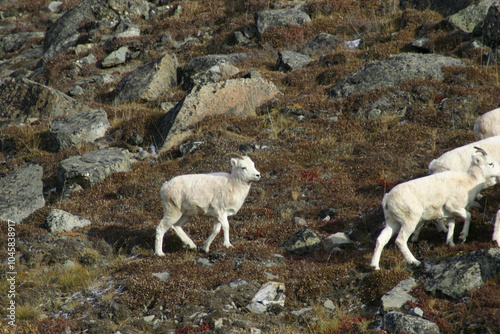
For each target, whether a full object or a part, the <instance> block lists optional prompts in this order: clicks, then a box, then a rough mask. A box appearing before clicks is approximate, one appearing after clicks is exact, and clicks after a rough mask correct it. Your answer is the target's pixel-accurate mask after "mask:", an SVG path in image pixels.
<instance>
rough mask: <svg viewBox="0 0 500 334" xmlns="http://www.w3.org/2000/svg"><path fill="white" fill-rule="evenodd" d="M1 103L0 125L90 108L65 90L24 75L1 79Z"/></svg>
mask: <svg viewBox="0 0 500 334" xmlns="http://www.w3.org/2000/svg"><path fill="white" fill-rule="evenodd" d="M0 105H1V106H2V109H1V111H0V128H2V127H6V126H10V125H17V124H19V123H22V122H26V121H35V120H37V119H51V118H53V117H55V116H66V115H71V114H74V113H77V112H81V111H88V110H90V108H89V107H87V106H86V105H84V104H82V103H80V102H78V101H77V100H75V99H73V98H71V97H69V96H67V95H66V94H64V93H62V92H60V91H58V90H56V89H54V88H51V87H48V86H44V85H41V84H39V83H36V82H34V81H31V80H28V79H26V78H17V79H13V78H4V79H2V80H1V81H0Z"/></svg>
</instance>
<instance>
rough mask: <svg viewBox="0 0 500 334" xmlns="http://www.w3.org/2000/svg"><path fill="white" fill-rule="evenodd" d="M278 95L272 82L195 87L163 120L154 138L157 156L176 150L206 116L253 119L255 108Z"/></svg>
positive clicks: (257, 80) (229, 82)
mask: <svg viewBox="0 0 500 334" xmlns="http://www.w3.org/2000/svg"><path fill="white" fill-rule="evenodd" d="M281 94H282V93H281V92H280V91H279V90H278V88H276V86H275V85H274V84H273V83H272V82H270V81H267V80H265V79H263V78H253V79H230V80H226V81H223V82H218V83H212V84H207V85H203V86H196V87H194V88H193V89H192V90H191V91H190V92H189V94H188V95H186V97H185V98H184V99H183V100H182V101H181V102H179V103H178V104H177V105H176V106H175V107H174V108H173V109H171V110H170V111H169V112H168V113H167V114H166V115H165V117H164V118H163V121H162V123H161V124H160V127H159V128H160V132H159V134H158V136H157V137H158V138H157V143H159V148H160V152H164V151H167V150H169V149H171V148H173V147H178V146H179V145H180V144H181V143H182V142H183V141H184V140H185V139H186V138H188V137H189V136H190V135H191V133H192V127H193V126H194V125H195V124H196V123H198V122H199V121H201V120H203V118H205V117H206V116H209V115H218V114H227V115H235V116H242V117H246V116H255V115H256V108H258V107H259V106H260V105H262V104H263V103H265V102H268V101H270V100H272V99H274V98H276V97H278V96H280V95H281Z"/></svg>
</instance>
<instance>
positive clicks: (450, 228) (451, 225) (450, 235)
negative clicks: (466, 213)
mask: <svg viewBox="0 0 500 334" xmlns="http://www.w3.org/2000/svg"><path fill="white" fill-rule="evenodd" d="M447 225H448V233H447V234H446V244H447V245H448V246H450V247H455V243H454V242H453V233H454V232H455V219H454V218H450V219H448V220H447Z"/></svg>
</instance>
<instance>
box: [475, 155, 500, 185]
mask: <svg viewBox="0 0 500 334" xmlns="http://www.w3.org/2000/svg"><path fill="white" fill-rule="evenodd" d="M474 148H475V149H476V150H477V152H476V153H474V154H473V155H472V165H477V166H479V167H480V168H481V169H482V170H483V174H484V177H485V178H486V179H488V178H499V177H500V164H499V163H498V162H497V161H495V160H494V159H493V158H492V156H491V155H489V154H487V153H486V151H485V150H483V149H482V148H480V147H474Z"/></svg>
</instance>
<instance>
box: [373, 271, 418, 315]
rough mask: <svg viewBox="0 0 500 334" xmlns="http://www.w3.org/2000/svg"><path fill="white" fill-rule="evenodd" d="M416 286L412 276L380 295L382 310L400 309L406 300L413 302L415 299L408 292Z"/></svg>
mask: <svg viewBox="0 0 500 334" xmlns="http://www.w3.org/2000/svg"><path fill="white" fill-rule="evenodd" d="M416 286H417V282H416V281H415V279H414V278H413V277H410V278H408V279H405V280H404V281H401V282H399V283H398V285H396V286H395V287H394V288H392V289H391V290H390V291H388V292H387V293H386V294H385V295H383V296H382V310H383V311H384V312H388V311H397V310H401V309H402V308H403V306H404V305H405V304H406V302H408V301H412V302H415V301H416V299H415V297H413V296H412V295H410V292H411V290H412V289H413V288H415V287H416Z"/></svg>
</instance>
